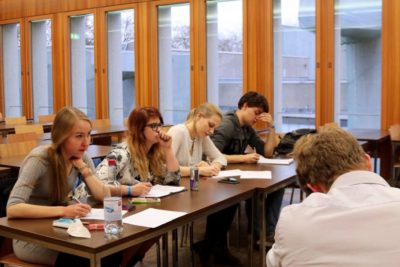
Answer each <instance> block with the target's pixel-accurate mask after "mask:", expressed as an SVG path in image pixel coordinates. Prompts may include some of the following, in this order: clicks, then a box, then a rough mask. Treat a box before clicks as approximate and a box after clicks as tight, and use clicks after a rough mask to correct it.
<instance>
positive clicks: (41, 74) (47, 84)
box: [30, 19, 53, 121]
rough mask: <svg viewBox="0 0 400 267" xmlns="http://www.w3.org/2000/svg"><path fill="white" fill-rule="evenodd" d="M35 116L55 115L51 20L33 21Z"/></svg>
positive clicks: (31, 24)
mask: <svg viewBox="0 0 400 267" xmlns="http://www.w3.org/2000/svg"><path fill="white" fill-rule="evenodd" d="M30 27H31V36H30V37H31V62H32V70H31V73H32V81H31V83H32V91H33V114H34V118H35V121H37V120H38V116H39V115H46V114H52V113H53V77H52V40H51V36H52V33H51V20H49V19H47V20H40V21H31V23H30Z"/></svg>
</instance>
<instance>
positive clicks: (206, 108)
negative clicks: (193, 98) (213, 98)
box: [186, 102, 222, 133]
mask: <svg viewBox="0 0 400 267" xmlns="http://www.w3.org/2000/svg"><path fill="white" fill-rule="evenodd" d="M199 113H201V114H203V115H204V117H205V118H210V117H212V116H214V115H217V116H218V117H219V118H220V119H221V120H222V112H221V110H220V109H219V108H218V107H217V106H216V105H214V104H212V103H209V102H206V103H203V104H201V105H200V106H199V107H197V108H194V109H192V110H191V111H190V112H189V113H188V115H187V117H186V125H187V124H189V123H192V122H193V130H194V132H196V133H197V117H196V116H197V114H199Z"/></svg>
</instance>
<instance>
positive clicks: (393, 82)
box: [381, 0, 400, 129]
mask: <svg viewBox="0 0 400 267" xmlns="http://www.w3.org/2000/svg"><path fill="white" fill-rule="evenodd" d="M382 2H383V7H382V18H383V19H382V102H381V104H382V115H381V118H382V121H381V128H382V129H388V128H389V127H390V125H392V124H397V123H400V108H399V107H400V105H399V103H400V75H399V70H400V46H399V43H400V20H399V17H400V1H397V0H383V1H382Z"/></svg>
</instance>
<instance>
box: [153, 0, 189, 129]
mask: <svg viewBox="0 0 400 267" xmlns="http://www.w3.org/2000/svg"><path fill="white" fill-rule="evenodd" d="M158 77H159V90H160V91H159V99H160V111H161V113H162V114H163V117H164V123H166V124H177V123H180V122H183V121H185V118H186V115H187V114H188V112H189V110H190V12H189V4H177V5H168V6H159V7H158Z"/></svg>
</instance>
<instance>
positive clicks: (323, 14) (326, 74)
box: [315, 0, 335, 127]
mask: <svg viewBox="0 0 400 267" xmlns="http://www.w3.org/2000/svg"><path fill="white" fill-rule="evenodd" d="M334 4H335V3H334V0H317V1H316V14H317V17H316V60H317V63H316V83H315V85H316V86H315V90H316V92H315V98H316V104H315V107H316V109H315V126H316V127H319V126H321V125H324V124H325V123H328V122H333V120H334V103H333V101H334V76H333V75H334V73H333V70H334V69H335V68H334V58H335V57H334V44H333V43H334Z"/></svg>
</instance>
